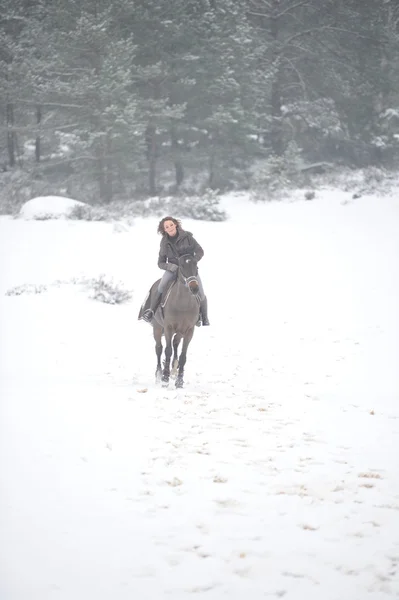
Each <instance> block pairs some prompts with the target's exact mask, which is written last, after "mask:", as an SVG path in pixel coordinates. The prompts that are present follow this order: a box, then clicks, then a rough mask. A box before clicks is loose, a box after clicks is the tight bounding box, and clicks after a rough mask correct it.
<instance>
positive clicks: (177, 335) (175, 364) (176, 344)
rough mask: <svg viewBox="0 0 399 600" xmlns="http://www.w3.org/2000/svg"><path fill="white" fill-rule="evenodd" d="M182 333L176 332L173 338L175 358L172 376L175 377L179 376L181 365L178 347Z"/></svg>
mask: <svg viewBox="0 0 399 600" xmlns="http://www.w3.org/2000/svg"><path fill="white" fill-rule="evenodd" d="M181 337H182V336H181V334H180V333H176V334H175V336H174V338H173V359H172V372H171V374H170V376H171V377H172V378H173V379H176V376H177V368H178V366H179V357H178V348H179V344H180V340H181Z"/></svg>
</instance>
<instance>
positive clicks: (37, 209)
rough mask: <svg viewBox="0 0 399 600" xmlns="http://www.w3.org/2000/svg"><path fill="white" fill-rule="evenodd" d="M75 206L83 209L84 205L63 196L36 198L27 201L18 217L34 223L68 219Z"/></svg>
mask: <svg viewBox="0 0 399 600" xmlns="http://www.w3.org/2000/svg"><path fill="white" fill-rule="evenodd" d="M77 206H78V207H84V206H85V204H84V203H83V202H80V201H79V200H73V199H72V198H65V197H63V196H38V197H37V198H32V199H31V200H28V202H25V204H23V205H22V206H21V209H20V211H19V216H20V217H22V218H23V219H32V220H35V221H38V220H39V221H44V220H48V219H60V218H65V217H69V216H70V214H71V212H72V211H73V210H75V209H76V207H77Z"/></svg>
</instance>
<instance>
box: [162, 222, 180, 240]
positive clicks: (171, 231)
mask: <svg viewBox="0 0 399 600" xmlns="http://www.w3.org/2000/svg"><path fill="white" fill-rule="evenodd" d="M163 228H164V230H165V232H166V233H167V234H168V235H170V236H171V237H174V236H175V235H176V233H177V228H176V225H175V224H174V223H173V221H165V223H164V224H163Z"/></svg>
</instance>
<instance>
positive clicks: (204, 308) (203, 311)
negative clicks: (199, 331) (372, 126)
mask: <svg viewBox="0 0 399 600" xmlns="http://www.w3.org/2000/svg"><path fill="white" fill-rule="evenodd" d="M200 319H201V321H202V325H204V326H205V325H209V324H210V323H209V320H208V300H207V298H206V297H205V298H204V299H203V300H202V301H201V304H200Z"/></svg>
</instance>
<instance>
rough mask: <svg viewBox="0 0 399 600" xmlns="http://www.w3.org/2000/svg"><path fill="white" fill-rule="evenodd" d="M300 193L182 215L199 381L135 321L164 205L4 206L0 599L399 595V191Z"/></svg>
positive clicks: (0, 235) (231, 201) (154, 273)
mask: <svg viewBox="0 0 399 600" xmlns="http://www.w3.org/2000/svg"><path fill="white" fill-rule="evenodd" d="M301 195H302V194H301ZM299 198H300V197H299V196H298V197H297V198H295V197H293V198H291V199H287V201H285V202H279V203H277V202H276V203H266V204H253V203H250V202H248V200H246V199H245V197H240V196H234V195H231V196H227V197H225V199H224V207H225V208H226V210H227V212H228V214H229V219H228V220H227V221H226V222H223V223H208V222H199V221H189V220H186V221H184V222H183V225H184V226H185V228H186V229H188V230H190V231H192V232H193V233H194V235H195V237H196V238H197V239H198V241H199V242H200V243H201V244H202V245H203V247H204V249H205V257H204V259H203V261H202V262H201V264H200V272H201V275H202V279H203V282H204V286H205V290H206V292H207V295H208V298H209V318H210V321H211V327H208V328H200V329H196V332H195V336H194V339H193V341H192V343H191V345H190V347H189V351H188V360H187V364H186V372H185V387H184V389H183V390H176V389H175V388H174V385H173V382H171V384H170V386H169V388H168V389H163V388H160V387H156V386H155V383H154V373H155V366H156V357H155V350H154V342H153V339H152V332H151V328H150V326H149V325H148V324H146V323H144V322H143V321H140V322H139V321H137V313H138V311H139V307H140V305H141V303H142V301H143V299H144V296H145V294H146V293H147V290H148V288H149V286H150V284H151V283H152V282H153V281H154V280H155V279H156V278H157V277H158V276H159V274H160V272H159V270H158V268H157V265H156V263H157V255H158V247H159V236H157V235H156V225H157V219H153V218H151V219H137V220H136V221H135V223H134V224H133V225H131V226H128V225H126V226H125V225H121V224H110V223H99V222H97V223H96V222H80V221H67V220H47V221H31V220H27V219H22V218H21V219H12V218H11V217H1V218H0V331H1V338H0V394H1V404H0V409H1V414H0V418H1V421H0V438H1V441H0V455H1V469H0V484H1V488H0V519H1V520H0V531H1V534H0V598H1V600H53V599H54V600H55V599H57V600H91V599H93V600H111V599H112V600H132V599H137V600H162V599H171V600H181V599H188V598H198V599H202V598H203V599H204V600H221V599H224V598H225V599H226V600H243V599H245V598H248V599H249V600H259V599H263V598H271V599H272V598H284V599H287V600H384V599H388V598H399V458H398V457H399V374H398V373H399V316H398V315H399V310H398V307H399V278H398V257H399V192H398V194H397V195H396V196H395V195H392V196H387V197H381V198H378V197H374V196H368V197H367V196H365V197H362V198H359V199H357V200H351V195H350V194H349V193H348V194H345V193H343V192H334V191H324V192H322V193H320V194H319V195H318V197H317V198H316V199H315V200H314V201H305V200H302V199H299ZM176 216H178V215H176ZM101 274H104V275H105V276H106V277H108V278H110V277H112V278H114V280H115V281H121V282H122V284H121V285H123V287H124V288H125V289H128V290H131V291H132V299H131V300H130V301H129V302H128V303H125V304H121V305H110V304H105V303H101V302H99V301H96V300H93V299H92V298H91V291H90V289H89V288H88V287H87V286H85V285H82V284H80V283H79V281H81V280H82V278H86V279H88V280H90V279H92V278H97V277H99V276H100V275H101ZM72 280H75V282H76V283H72ZM26 284H31V287H29V288H26V290H25V293H22V294H20V295H7V294H6V292H8V291H10V290H12V289H13V288H15V286H23V285H26ZM35 286H45V287H36V288H35ZM34 290H36V292H40V293H31V292H33V291H34Z"/></svg>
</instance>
